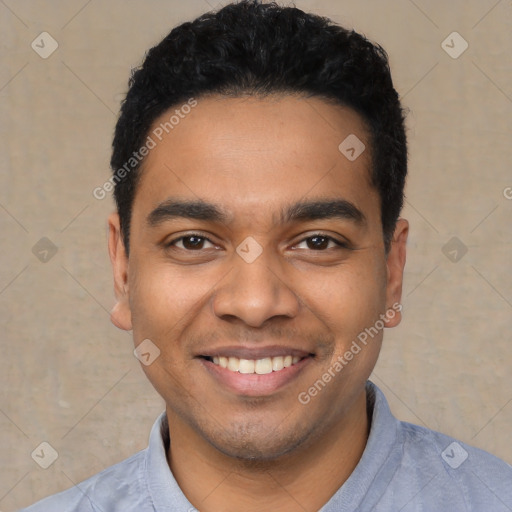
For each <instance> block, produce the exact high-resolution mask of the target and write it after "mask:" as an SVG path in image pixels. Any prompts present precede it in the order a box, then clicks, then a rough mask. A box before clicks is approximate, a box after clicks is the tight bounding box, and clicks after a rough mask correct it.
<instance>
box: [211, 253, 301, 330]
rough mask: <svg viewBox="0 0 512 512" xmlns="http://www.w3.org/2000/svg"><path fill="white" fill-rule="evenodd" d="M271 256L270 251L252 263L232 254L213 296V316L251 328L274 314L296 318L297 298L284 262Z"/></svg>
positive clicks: (258, 325) (259, 325) (274, 315)
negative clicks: (229, 265) (226, 270)
mask: <svg viewBox="0 0 512 512" xmlns="http://www.w3.org/2000/svg"><path fill="white" fill-rule="evenodd" d="M274 259H275V258H274V257H272V255H271V254H270V250H264V251H263V253H262V254H261V255H260V256H259V257H258V258H257V259H256V260H255V261H253V262H251V263H248V262H247V261H245V260H244V259H243V258H241V257H240V256H239V255H238V254H236V253H235V254H233V258H232V265H233V267H234V268H233V269H232V271H231V272H229V273H228V274H227V275H226V278H225V279H224V280H222V282H221V286H220V288H218V289H217V291H216V293H215V294H214V296H213V310H214V313H215V315H216V316H217V317H219V318H222V319H223V320H231V321H232V320H233V319H235V318H236V319H238V320H240V321H242V322H244V323H245V324H246V325H248V326H251V327H261V326H262V325H263V324H264V323H265V322H266V321H267V320H269V319H270V318H273V317H279V316H280V317H288V318H293V317H295V316H296V315H297V313H298V311H299V308H300V301H299V299H298V297H297V296H296V294H295V293H294V292H293V290H292V288H291V287H290V285H289V284H288V282H287V276H286V275H285V274H286V273H285V272H283V264H279V262H275V261H272V260H274Z"/></svg>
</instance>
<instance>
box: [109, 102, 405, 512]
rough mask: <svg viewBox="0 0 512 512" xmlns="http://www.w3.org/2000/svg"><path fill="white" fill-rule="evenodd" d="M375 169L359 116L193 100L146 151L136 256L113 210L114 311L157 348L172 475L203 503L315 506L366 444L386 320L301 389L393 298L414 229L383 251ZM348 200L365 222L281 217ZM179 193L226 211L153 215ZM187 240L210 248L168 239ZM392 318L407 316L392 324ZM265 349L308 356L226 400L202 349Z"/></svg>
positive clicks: (135, 225)
mask: <svg viewBox="0 0 512 512" xmlns="http://www.w3.org/2000/svg"><path fill="white" fill-rule="evenodd" d="M171 110H172V109H171ZM168 115H169V114H165V115H164V116H162V118H161V119H159V120H157V121H156V123H155V126H157V125H158V124H159V123H160V122H161V121H164V120H166V119H167V118H168ZM349 134H356V136H357V137H358V138H359V139H360V140H362V141H363V142H364V144H365V145H366V150H365V151H364V152H363V153H362V155H361V156H359V157H358V158H357V159H356V160H355V161H353V162H351V161H349V160H348V159H347V158H346V157H345V156H344V155H343V154H342V153H340V151H339V150H338V146H339V144H340V143H341V141H343V140H344V139H345V138H346V137H347V136H348V135H349ZM369 165H370V144H369V141H368V136H367V131H366V129H365V125H364V123H363V121H362V119H361V118H360V116H359V115H358V114H356V113H355V112H354V111H352V110H351V109H349V108H342V107H340V106H333V105H332V104H329V103H327V102H325V101H324V100H322V99H319V98H309V99H304V98H300V97H295V96H289V95H288V96H282V95H281V96H270V97H267V98H256V97H245V98H226V97H216V96H212V97H208V98H199V99H198V105H197V106H196V107H195V108H194V109H193V110H192V112H191V113H190V114H188V115H187V116H186V118H185V119H184V120H182V121H181V122H180V124H179V125H177V126H176V127H175V128H174V129H173V130H172V131H171V132H170V133H169V134H168V135H167V136H166V137H165V138H164V139H163V140H162V141H161V142H159V143H158V145H157V146H156V147H155V148H154V149H152V150H151V151H150V154H149V155H148V156H147V157H146V160H145V162H144V166H143V171H142V177H141V181H140V182H139V185H138V189H137V192H136V197H135V201H134V204H133V211H132V219H131V230H130V255H129V258H128V257H127V256H126V250H125V247H124V244H123V240H122V236H121V233H120V227H119V218H118V216H117V214H112V215H111V216H110V218H109V229H110V235H109V251H110V257H111V260H112V264H113V271H114V284H115V292H116V297H117V304H116V306H115V307H114V309H113V311H112V321H113V323H114V324H115V325H117V326H118V327H120V328H121V329H125V330H130V329H133V337H134V341H135V345H138V344H139V343H141V342H142V340H144V339H150V340H151V341H152V342H153V343H154V344H155V345H156V346H157V347H158V348H159V350H160V355H159V357H158V358H156V359H155V361H154V362H153V363H152V364H150V365H148V366H143V369H144V371H145V373H146V375H147V377H148V378H149V380H150V381H151V383H152V384H153V386H154V387H155V389H156V390H157V391H158V393H160V395H161V396H162V397H163V398H164V400H165V402H166V404H167V407H166V409H167V416H168V420H169V429H170V437H171V449H170V450H169V453H168V461H169V465H170V468H171V469H172V472H173V474H174V476H175V478H176V480H177V482H178V484H179V485H180V487H181V489H182V490H183V492H184V493H185V495H186V496H187V498H188V499H189V501H190V502H191V503H192V504H193V505H194V506H195V507H196V508H198V509H199V510H201V512H209V511H220V510H222V511H223V512H224V511H227V512H231V511H233V512H234V511H238V510H246V511H266V510H270V509H271V508H272V509H276V510H280V511H304V510H307V511H316V510H318V509H319V508H321V506H322V505H324V504H325V503H326V502H327V501H328V500H329V498H330V497H331V496H332V495H333V494H334V493H335V492H336V490H337V489H338V488H339V487H340V486H341V485H342V484H343V482H344V481H345V480H346V479H347V478H348V477H349V476H350V474H351V472H352V471H353V469H354V468H355V466H356V465H357V463H358V461H359V459H360V457H361V455H362V453H363V450H364V447H365V445H366V441H367V436H368V430H369V427H370V424H369V420H368V417H367V413H366V393H365V382H366V380H367V379H368V377H369V375H370V373H371V371H372V370H373V368H374V366H375V363H376V361H377V357H378V354H379V351H380V347H381V343H382V330H381V331H379V334H378V335H377V336H375V337H374V338H373V339H372V340H371V342H369V343H368V344H367V346H366V347H364V348H363V349H362V350H361V352H360V353H359V354H357V355H355V356H354V358H353V359H352V360H351V361H350V362H349V364H347V365H346V366H345V367H344V368H343V370H342V371H341V372H338V373H336V377H334V378H332V380H331V381H330V382H329V383H328V384H327V385H326V386H325V388H323V389H322V390H321V391H320V392H319V393H318V394H317V395H316V396H315V397H314V398H312V399H311V401H310V402H309V403H308V404H307V405H303V404H302V403H300V401H299V400H298V395H299V393H301V392H303V391H307V390H308V389H309V388H310V387H311V386H312V385H313V384H314V383H315V381H317V380H318V379H319V378H321V377H322V375H323V374H324V373H325V372H326V371H328V370H329V368H331V369H332V367H333V364H334V362H335V361H336V359H337V358H338V356H340V355H343V354H344V353H345V352H346V351H347V350H348V349H349V347H350V345H351V343H352V342H353V340H355V339H356V337H357V335H358V334H359V333H360V332H362V331H363V330H364V329H365V328H366V327H369V326H372V325H374V324H375V322H376V320H378V318H379V315H381V314H384V313H385V312H386V310H388V309H389V308H391V307H392V305H393V304H396V303H398V302H400V298H401V292H402V278H403V269H404V265H405V244H406V239H407V233H408V223H407V221H405V220H403V219H399V221H398V223H397V226H396V229H395V233H394V237H393V242H392V244H391V247H390V250H389V252H386V250H385V247H384V243H383V233H382V224H381V218H380V199H379V195H378V192H377V191H376V190H375V188H373V186H372V185H371V182H370V178H369ZM340 198H341V199H344V200H346V201H349V202H350V203H351V204H352V205H354V206H355V207H356V208H357V209H358V210H359V211H360V212H361V213H362V214H363V216H364V221H362V222H358V221H356V220H354V219H353V218H337V217H336V218H320V219H316V220H301V219H298V220H294V221H291V222H284V223H283V222H281V220H282V219H280V213H281V211H282V210H283V209H285V208H286V207H287V206H289V205H291V204H294V203H296V202H298V201H311V200H315V201H321V200H332V199H340ZM170 199H171V200H177V199H179V200H190V201H197V200H199V199H201V200H202V201H205V202H208V203H213V204H215V205H216V206H218V207H219V208H221V209H222V210H223V211H224V212H225V213H226V219H224V220H223V221H222V222H217V221H211V220H203V219H190V218H167V219H160V222H156V223H154V225H150V223H148V216H149V215H150V213H151V212H152V211H154V210H155V208H157V207H158V206H159V205H161V204H162V203H164V202H165V201H169V200H170ZM318 233H320V234H321V235H322V236H324V237H331V238H332V239H334V240H337V241H339V242H342V243H344V244H346V246H345V247H342V246H338V245H336V244H335V243H334V242H332V241H330V242H329V239H325V238H320V239H319V238H316V239H315V238H314V235H317V236H318ZM191 234H197V235H201V236H202V237H207V239H208V240H209V241H210V242H209V241H208V240H205V239H204V238H200V239H190V238H188V239H181V241H180V240H178V241H175V240H176V239H179V238H180V237H184V236H187V235H188V236H190V235H191ZM249 236H250V237H252V238H253V239H254V240H256V242H257V243H258V244H259V245H260V246H261V249H262V253H261V255H259V257H258V258H257V259H256V260H255V261H253V262H252V263H248V262H246V261H245V260H244V259H243V258H242V257H240V255H239V254H238V253H237V252H236V248H237V247H238V246H239V245H240V244H241V242H242V241H243V240H245V239H246V238H247V237H249ZM311 237H313V238H311ZM192 242H193V243H192ZM166 244H167V245H166ZM399 322H400V313H399V312H397V313H396V314H395V315H394V316H393V318H392V319H388V320H386V327H394V326H395V325H397V324H398V323H399ZM268 345H280V346H285V347H289V348H295V349H299V350H304V351H305V352H307V353H310V354H313V355H312V356H311V357H309V358H308V360H307V364H305V365H304V366H303V367H302V368H301V370H300V371H299V372H298V373H296V375H295V376H294V378H293V379H291V380H290V381H288V382H287V383H286V384H284V385H283V386H281V387H279V388H278V389H276V390H275V391H272V392H270V393H263V392H260V391H258V388H255V390H253V391H252V392H251V391H250V390H249V391H247V392H234V391H233V390H232V389H230V388H227V387H226V386H225V385H224V383H223V382H221V381H219V380H218V379H217V378H215V377H214V376H213V375H212V374H211V372H210V371H208V370H207V369H206V368H205V361H204V359H201V358H200V357H198V355H200V354H204V353H205V352H209V351H213V352H214V351H215V350H219V349H220V348H222V347H226V346H230V347H237V346H243V347H247V348H250V349H253V348H256V347H266V346H268ZM209 364H211V363H209Z"/></svg>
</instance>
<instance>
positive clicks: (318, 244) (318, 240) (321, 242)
mask: <svg viewBox="0 0 512 512" xmlns="http://www.w3.org/2000/svg"><path fill="white" fill-rule="evenodd" d="M329 241H330V239H329V238H328V237H326V236H311V237H309V238H308V239H307V240H306V243H307V245H308V248H309V249H313V250H322V249H327V247H328V246H329Z"/></svg>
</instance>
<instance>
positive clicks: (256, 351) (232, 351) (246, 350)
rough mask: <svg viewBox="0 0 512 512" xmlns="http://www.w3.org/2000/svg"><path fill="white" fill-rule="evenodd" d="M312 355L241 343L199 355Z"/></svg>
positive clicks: (250, 357)
mask: <svg viewBox="0 0 512 512" xmlns="http://www.w3.org/2000/svg"><path fill="white" fill-rule="evenodd" d="M309 355H312V352H310V351H308V350H300V349H297V348H291V347H285V346H282V345H271V346H267V347H243V346H240V345H237V346H231V347H219V348H210V349H208V350H205V351H204V352H201V353H200V354H198V357H215V356H218V357H238V358H239V359H265V358H267V357H279V356H283V357H284V356H297V357H301V358H302V357H307V356H309Z"/></svg>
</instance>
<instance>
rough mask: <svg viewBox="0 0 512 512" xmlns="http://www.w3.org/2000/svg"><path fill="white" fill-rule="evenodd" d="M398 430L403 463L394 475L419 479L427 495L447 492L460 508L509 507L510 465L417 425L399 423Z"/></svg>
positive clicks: (511, 495)
mask: <svg viewBox="0 0 512 512" xmlns="http://www.w3.org/2000/svg"><path fill="white" fill-rule="evenodd" d="M399 432H400V434H399V435H400V438H401V447H402V464H401V468H400V470H399V471H398V472H397V476H398V475H400V476H399V478H401V479H403V481H405V482H406V481H408V482H409V483H411V481H416V482H417V483H418V484H419V483H420V482H421V484H422V485H424V486H425V490H424V491H423V492H425V493H427V494H435V495H438V496H446V494H447V493H448V494H450V495H451V496H452V497H456V499H457V502H458V503H459V505H461V508H460V509H461V510H484V509H486V508H485V507H486V506H489V504H491V503H493V504H495V505H494V506H495V508H494V509H493V510H507V508H505V507H504V505H505V504H506V505H505V506H506V507H510V506H512V485H511V484H512V466H510V465H509V464H507V463H506V462H504V461H503V460H501V459H499V458H497V457H495V456H494V455H491V454H490V453H487V452H485V451H483V450H480V449H478V448H475V447H473V446H470V445H468V444H466V443H463V442H462V441H457V440H456V439H454V438H452V437H450V436H447V435H445V434H441V433H440V432H436V431H434V430H430V429H428V428H425V427H421V426H418V425H412V424H410V423H405V422H400V427H399ZM463 504H464V505H463ZM462 505H463V506H462ZM464 507H465V508H464ZM479 507H483V508H479ZM489 510H490V509H489Z"/></svg>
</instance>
